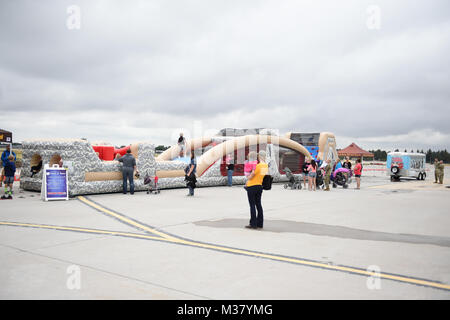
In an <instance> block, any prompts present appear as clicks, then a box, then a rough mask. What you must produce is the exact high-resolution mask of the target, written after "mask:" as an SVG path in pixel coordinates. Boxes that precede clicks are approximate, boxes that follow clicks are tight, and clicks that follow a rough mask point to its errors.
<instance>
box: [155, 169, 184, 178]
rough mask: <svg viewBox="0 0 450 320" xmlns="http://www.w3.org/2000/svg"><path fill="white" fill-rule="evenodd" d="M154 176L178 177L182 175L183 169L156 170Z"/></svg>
mask: <svg viewBox="0 0 450 320" xmlns="http://www.w3.org/2000/svg"><path fill="white" fill-rule="evenodd" d="M156 176H157V177H158V178H178V177H184V176H185V172H184V170H157V171H156Z"/></svg>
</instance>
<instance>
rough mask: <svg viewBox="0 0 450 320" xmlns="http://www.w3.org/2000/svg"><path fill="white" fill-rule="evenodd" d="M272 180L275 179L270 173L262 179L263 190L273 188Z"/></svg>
mask: <svg viewBox="0 0 450 320" xmlns="http://www.w3.org/2000/svg"><path fill="white" fill-rule="evenodd" d="M272 181H273V177H272V176H271V175H270V174H266V175H265V176H264V179H263V181H262V187H263V190H270V189H272Z"/></svg>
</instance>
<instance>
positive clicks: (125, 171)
mask: <svg viewBox="0 0 450 320" xmlns="http://www.w3.org/2000/svg"><path fill="white" fill-rule="evenodd" d="M133 173H134V169H133V168H132V167H123V168H122V176H123V193H127V180H128V181H129V182H130V193H131V194H133V193H134V180H133Z"/></svg>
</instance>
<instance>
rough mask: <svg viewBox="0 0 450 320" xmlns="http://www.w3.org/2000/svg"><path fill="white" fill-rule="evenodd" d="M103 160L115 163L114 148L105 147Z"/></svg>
mask: <svg viewBox="0 0 450 320" xmlns="http://www.w3.org/2000/svg"><path fill="white" fill-rule="evenodd" d="M103 160H105V161H113V160H114V147H113V146H103Z"/></svg>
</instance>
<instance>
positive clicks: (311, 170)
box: [308, 159, 317, 191]
mask: <svg viewBox="0 0 450 320" xmlns="http://www.w3.org/2000/svg"><path fill="white" fill-rule="evenodd" d="M316 172H317V164H316V161H314V159H312V160H311V164H310V165H309V166H308V190H309V191H311V190H312V188H313V187H314V191H316Z"/></svg>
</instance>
